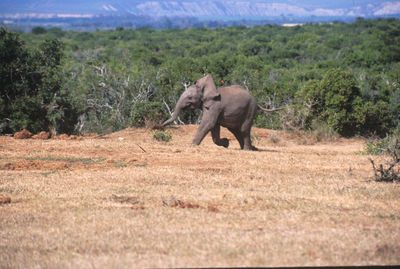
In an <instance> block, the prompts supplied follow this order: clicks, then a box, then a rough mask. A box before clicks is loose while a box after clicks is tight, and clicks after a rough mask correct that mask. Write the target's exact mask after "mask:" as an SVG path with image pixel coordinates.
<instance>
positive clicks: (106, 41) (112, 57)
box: [0, 19, 400, 136]
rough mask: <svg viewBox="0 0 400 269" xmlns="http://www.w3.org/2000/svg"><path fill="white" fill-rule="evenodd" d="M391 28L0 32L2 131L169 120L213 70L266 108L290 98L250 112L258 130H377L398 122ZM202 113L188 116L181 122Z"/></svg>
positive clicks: (399, 84) (370, 24)
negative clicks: (275, 110) (188, 90)
mask: <svg viewBox="0 0 400 269" xmlns="http://www.w3.org/2000/svg"><path fill="white" fill-rule="evenodd" d="M399 28H400V22H399V21H398V20H393V19H387V20H381V19H380V20H371V21H369V20H363V19H359V20H357V21H356V22H355V23H352V24H343V23H333V24H321V25H319V24H308V25H303V26H297V27H280V26H271V25H266V26H255V27H251V28H246V27H242V26H239V27H228V28H217V29H208V28H197V29H184V30H176V29H169V30H165V31H156V30H152V29H149V28H142V29H137V30H131V29H123V28H119V29H118V30H116V31H96V32H92V33H76V32H63V31H61V30H60V29H57V28H53V29H36V30H35V31H34V33H33V34H31V33H25V34H17V33H14V32H11V31H8V30H6V29H4V28H2V30H1V40H0V46H1V47H0V53H1V57H2V58H1V62H2V63H4V64H2V66H1V70H0V72H1V77H0V79H1V86H0V87H1V95H0V113H1V114H0V126H3V125H5V124H7V127H6V128H3V129H2V130H0V131H1V132H3V133H4V132H12V131H16V130H19V129H21V128H28V129H30V130H31V131H33V132H36V131H39V130H40V129H48V128H51V129H53V130H55V131H58V132H87V131H97V132H111V131H115V130H119V129H121V128H125V127H128V126H145V125H148V126H151V125H154V124H155V123H156V122H161V121H163V120H165V119H166V118H167V117H169V114H170V112H171V110H172V109H173V107H174V106H175V103H176V101H177V100H178V98H179V95H180V94H181V93H182V91H183V90H184V88H185V86H188V85H190V84H192V83H193V82H194V81H196V80H197V79H199V78H200V77H202V76H203V75H204V74H208V73H210V74H211V75H212V76H213V78H214V80H215V82H216V83H217V86H223V85H230V84H240V85H242V86H243V87H244V88H246V89H248V90H249V91H250V92H251V93H252V94H253V95H254V96H255V97H256V99H257V101H258V102H259V103H260V104H261V105H263V106H266V107H278V106H286V105H287V106H286V107H287V109H286V110H285V111H282V112H280V114H271V115H270V116H269V118H268V119H265V117H264V116H263V115H262V114H260V115H258V116H257V118H256V122H255V123H256V125H257V126H258V127H268V128H282V127H285V126H288V125H290V126H292V127H293V128H298V129H314V128H320V127H317V126H326V127H327V128H329V129H332V130H334V131H336V132H338V133H340V134H342V135H347V136H349V135H355V134H359V135H371V134H376V135H380V136H384V135H385V134H386V133H387V132H389V131H390V130H391V129H393V128H395V127H396V126H397V125H399V120H400V119H399V118H400V71H399V70H400V62H399V61H400V60H399V59H400V51H399V50H398V48H396V45H393V44H398V41H399V40H398V36H399V35H397V34H396V33H397V31H398V29H399ZM39 30H40V31H39ZM43 30H45V31H43ZM354 32H357V35H354ZM55 37H57V38H59V39H60V40H59V41H58V40H57V39H54V38H55ZM22 40H24V41H22ZM42 40H46V41H45V42H42ZM199 116H200V114H199V112H193V111H187V112H184V113H182V115H180V120H181V121H182V122H185V123H196V122H198V119H199ZM296 125H297V126H296ZM324 128H325V127H324Z"/></svg>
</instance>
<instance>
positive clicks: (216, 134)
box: [211, 124, 229, 148]
mask: <svg viewBox="0 0 400 269" xmlns="http://www.w3.org/2000/svg"><path fill="white" fill-rule="evenodd" d="M220 129H221V127H220V125H219V124H216V125H215V126H214V128H212V129H211V135H212V139H213V141H214V143H215V144H216V145H217V146H223V147H225V148H227V147H229V140H228V139H227V138H222V139H221V138H220Z"/></svg>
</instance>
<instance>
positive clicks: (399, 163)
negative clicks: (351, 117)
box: [367, 130, 400, 182]
mask: <svg viewBox="0 0 400 269" xmlns="http://www.w3.org/2000/svg"><path fill="white" fill-rule="evenodd" d="M399 135H400V132H399V130H396V132H395V133H394V134H393V135H392V136H388V137H386V138H385V139H380V140H377V141H375V142H374V143H367V152H370V153H371V154H384V155H386V157H388V159H387V160H386V163H385V164H382V163H381V164H379V165H375V161H374V160H373V159H372V158H371V157H369V160H370V162H371V164H372V168H373V169H374V177H375V181H379V182H399V181H400V136H399Z"/></svg>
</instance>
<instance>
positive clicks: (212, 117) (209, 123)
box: [192, 108, 219, 145]
mask: <svg viewBox="0 0 400 269" xmlns="http://www.w3.org/2000/svg"><path fill="white" fill-rule="evenodd" d="M218 116H219V114H218V112H217V111H215V110H213V109H211V108H210V109H209V110H207V111H204V112H203V118H202V119H201V123H200V126H199V129H197V133H196V136H195V137H194V139H193V141H192V143H193V144H195V145H200V143H201V141H203V139H204V137H205V136H206V135H207V133H208V132H209V131H211V130H212V129H213V128H214V126H215V125H216V124H217V119H218Z"/></svg>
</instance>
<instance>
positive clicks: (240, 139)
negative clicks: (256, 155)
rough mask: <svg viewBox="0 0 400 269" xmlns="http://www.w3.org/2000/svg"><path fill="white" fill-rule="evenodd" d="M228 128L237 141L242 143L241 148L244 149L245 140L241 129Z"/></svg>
mask: <svg viewBox="0 0 400 269" xmlns="http://www.w3.org/2000/svg"><path fill="white" fill-rule="evenodd" d="M228 130H229V131H230V132H231V133H232V134H233V135H234V136H235V137H236V139H237V141H238V142H239V144H240V148H241V149H243V147H244V140H243V136H242V133H241V132H240V131H239V130H237V129H233V128H228Z"/></svg>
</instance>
